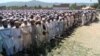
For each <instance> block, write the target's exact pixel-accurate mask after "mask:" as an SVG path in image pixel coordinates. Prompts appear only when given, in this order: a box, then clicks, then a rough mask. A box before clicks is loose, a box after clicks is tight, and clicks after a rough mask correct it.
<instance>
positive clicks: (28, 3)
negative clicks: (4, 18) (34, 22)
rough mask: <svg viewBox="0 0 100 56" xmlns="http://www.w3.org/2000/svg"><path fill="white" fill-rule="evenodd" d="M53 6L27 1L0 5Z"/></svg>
mask: <svg viewBox="0 0 100 56" xmlns="http://www.w3.org/2000/svg"><path fill="white" fill-rule="evenodd" d="M24 5H27V6H39V5H41V6H53V3H46V2H41V1H29V2H7V3H0V6H24Z"/></svg>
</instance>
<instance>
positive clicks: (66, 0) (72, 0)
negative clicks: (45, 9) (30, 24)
mask: <svg viewBox="0 0 100 56" xmlns="http://www.w3.org/2000/svg"><path fill="white" fill-rule="evenodd" d="M11 1H23V2H27V1H31V0H0V3H5V2H11ZM38 1H43V2H53V3H54V2H58V3H75V2H76V3H79V2H85V3H89V2H90V0H38ZM91 1H92V2H91V3H95V2H96V3H97V0H91Z"/></svg>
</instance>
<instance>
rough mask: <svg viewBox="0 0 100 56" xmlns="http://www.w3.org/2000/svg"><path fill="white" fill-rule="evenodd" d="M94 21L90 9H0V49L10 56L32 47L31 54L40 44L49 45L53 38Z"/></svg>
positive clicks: (93, 14)
mask: <svg viewBox="0 0 100 56" xmlns="http://www.w3.org/2000/svg"><path fill="white" fill-rule="evenodd" d="M95 20H96V11H93V10H85V11H83V10H81V11H78V10H77V11H72V10H1V11H0V52H1V53H2V52H5V53H6V56H13V55H15V54H16V53H18V52H21V51H23V50H24V51H25V52H27V49H30V48H32V49H31V50H33V53H34V52H35V51H37V50H39V49H42V48H41V47H42V46H48V45H49V46H50V44H49V43H52V44H53V43H54V40H55V39H60V38H63V37H62V35H63V34H64V33H66V32H67V31H69V29H70V28H73V27H75V26H76V27H77V26H83V25H87V24H90V23H92V22H94V21H95ZM37 48H38V49H37ZM44 48H45V47H44ZM39 51H40V50H39ZM42 52H44V51H42ZM34 54H35V53H34Z"/></svg>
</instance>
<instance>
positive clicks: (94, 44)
mask: <svg viewBox="0 0 100 56" xmlns="http://www.w3.org/2000/svg"><path fill="white" fill-rule="evenodd" d="M69 37H70V38H66V39H65V40H62V42H63V43H60V44H61V46H60V47H56V48H55V49H53V50H52V52H50V53H49V54H48V56H100V22H98V23H92V24H91V25H90V26H82V27H79V28H77V29H76V30H75V32H74V33H73V34H72V35H71V36H69Z"/></svg>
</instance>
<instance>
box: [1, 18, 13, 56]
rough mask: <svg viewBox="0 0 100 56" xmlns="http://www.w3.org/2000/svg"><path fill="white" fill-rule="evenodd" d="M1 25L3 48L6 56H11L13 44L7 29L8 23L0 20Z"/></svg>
mask: <svg viewBox="0 0 100 56" xmlns="http://www.w3.org/2000/svg"><path fill="white" fill-rule="evenodd" d="M2 24H3V27H4V29H3V30H1V32H0V35H1V37H2V38H3V48H4V49H5V51H6V56H12V55H13V54H14V53H13V52H14V51H13V47H14V43H13V40H12V34H11V33H12V32H11V29H10V28H8V22H7V20H6V19H3V20H2Z"/></svg>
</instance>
